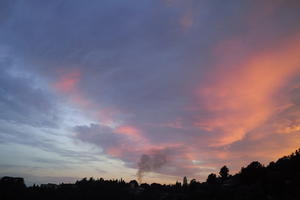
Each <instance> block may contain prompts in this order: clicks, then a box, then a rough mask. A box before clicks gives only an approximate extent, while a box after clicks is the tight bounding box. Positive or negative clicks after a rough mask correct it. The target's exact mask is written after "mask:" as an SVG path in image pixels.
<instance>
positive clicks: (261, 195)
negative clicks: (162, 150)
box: [0, 149, 300, 200]
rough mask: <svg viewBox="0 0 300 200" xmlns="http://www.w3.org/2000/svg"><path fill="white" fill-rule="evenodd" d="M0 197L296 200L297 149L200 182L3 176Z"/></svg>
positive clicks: (299, 184) (299, 193) (299, 191)
mask: <svg viewBox="0 0 300 200" xmlns="http://www.w3.org/2000/svg"><path fill="white" fill-rule="evenodd" d="M0 199H1V200H6V199H9V200H11V199H29V200H30V199H51V200H53V199H64V200H68V199H70V200H76V199H109V200H114V199H120V200H121V199H122V200H127V199H131V200H147V199H153V200H163V199H166V200H169V199H170V200H172V199H174V200H177V199H178V200H179V199H181V200H188V199H198V200H206V199H208V200H218V199H220V200H221V199H222V200H227V199H230V200H260V199H261V200H273V199H274V200H276V199H284V200H299V199H300V149H299V150H297V151H296V152H295V153H293V154H291V155H289V156H285V157H283V158H280V159H279V160H278V161H276V162H271V163H270V164H269V165H268V166H266V167H265V166H263V165H261V164H260V163H259V162H252V163H251V164H249V165H248V166H247V167H245V168H242V169H241V171H240V172H239V173H238V174H235V175H233V176H231V175H229V171H228V168H227V167H226V166H224V167H223V168H221V170H220V173H219V175H218V176H217V175H215V174H210V175H209V176H208V178H207V181H206V182H203V183H200V182H197V181H196V180H195V179H193V180H191V181H190V182H189V183H187V182H184V183H183V184H181V183H176V184H175V185H160V184H156V183H153V184H151V185H148V184H141V185H138V183H137V182H136V181H134V180H133V181H130V182H129V183H126V182H124V181H123V180H103V179H102V178H100V179H97V180H95V179H93V178H90V179H86V178H85V179H82V180H80V181H77V182H76V183H75V184H60V185H56V184H43V185H40V186H35V185H34V186H32V187H26V186H25V184H24V180H23V178H13V177H2V178H1V180H0Z"/></svg>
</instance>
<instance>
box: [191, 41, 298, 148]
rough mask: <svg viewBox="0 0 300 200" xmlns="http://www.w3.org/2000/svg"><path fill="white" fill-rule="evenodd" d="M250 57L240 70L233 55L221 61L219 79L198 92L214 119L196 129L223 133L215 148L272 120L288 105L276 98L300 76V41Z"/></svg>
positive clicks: (203, 105) (239, 138) (218, 64)
mask: <svg viewBox="0 0 300 200" xmlns="http://www.w3.org/2000/svg"><path fill="white" fill-rule="evenodd" d="M234 44H235V43H234ZM236 44H239V43H236ZM239 48H240V47H238V49H239ZM221 49H222V48H221ZM225 50H226V49H225ZM217 52H218V53H222V54H223V56H224V55H226V54H227V53H228V52H230V50H229V51H228V52H226V51H225V52H220V48H219V47H218V51H217ZM233 53H236V52H235V51H233ZM250 55H251V56H248V57H246V58H244V59H243V60H240V61H238V63H235V64H238V65H236V66H231V64H232V63H233V62H231V61H230V60H228V57H232V56H230V55H229V56H228V57H227V58H226V59H227V60H225V62H224V60H221V61H220V62H218V63H217V67H216V69H217V71H215V74H214V77H216V79H214V80H212V81H209V84H208V85H206V86H204V87H203V85H202V86H201V88H200V89H198V90H197V96H198V99H199V102H200V104H201V105H202V107H203V108H204V109H205V110H206V111H208V113H209V114H210V117H208V118H207V119H200V120H199V121H198V122H197V123H195V125H196V126H198V127H199V128H201V129H205V130H209V131H217V132H219V133H220V134H217V135H216V137H213V140H212V141H211V142H212V143H211V146H222V145H228V144H231V143H233V142H236V141H238V140H241V139H243V138H244V136H245V135H246V134H247V133H248V132H249V131H251V130H253V129H255V128H257V127H259V126H260V125H262V124H263V123H264V122H265V121H266V120H267V119H269V117H271V116H272V115H273V114H274V113H275V111H276V107H277V106H279V105H281V104H286V102H284V103H283V101H286V99H284V98H282V99H280V98H278V97H277V98H275V97H276V96H277V95H278V93H279V92H280V90H281V89H283V88H284V86H285V85H286V84H287V83H288V81H289V80H291V78H293V77H295V76H296V75H297V73H299V72H300V59H299V58H300V37H299V36H296V37H293V38H290V39H288V40H286V41H285V42H283V43H282V44H279V45H272V48H271V49H268V50H265V51H261V52H258V53H256V52H254V53H252V54H250ZM224 57H226V56H224ZM210 77H211V76H210ZM279 97H280V96H279Z"/></svg>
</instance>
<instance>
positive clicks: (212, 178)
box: [206, 173, 218, 184]
mask: <svg viewBox="0 0 300 200" xmlns="http://www.w3.org/2000/svg"><path fill="white" fill-rule="evenodd" d="M206 182H207V183H208V184H216V183H217V182H218V179H217V175H216V174H213V173H211V174H210V175H208V177H207V180H206Z"/></svg>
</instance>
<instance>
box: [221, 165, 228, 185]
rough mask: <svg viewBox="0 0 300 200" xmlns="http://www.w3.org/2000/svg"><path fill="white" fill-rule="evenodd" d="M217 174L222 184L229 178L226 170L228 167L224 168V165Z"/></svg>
mask: <svg viewBox="0 0 300 200" xmlns="http://www.w3.org/2000/svg"><path fill="white" fill-rule="evenodd" d="M219 174H220V177H221V180H222V182H223V181H225V180H226V179H227V178H228V176H229V169H228V167H226V165H224V166H223V167H222V168H221V169H220V172H219Z"/></svg>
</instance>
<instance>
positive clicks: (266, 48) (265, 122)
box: [0, 0, 300, 185]
mask: <svg viewBox="0 0 300 200" xmlns="http://www.w3.org/2000/svg"><path fill="white" fill-rule="evenodd" d="M299 10H300V3H299V1H297V0H264V1H261V0H244V1H240V0H228V1H222V0H129V1H122V0H101V1H98V0H90V1H83V0H51V1H39V0H31V1H25V0H1V1H0V68H1V73H0V158H1V159H0V176H5V175H9V176H21V177H24V178H25V181H26V184H29V185H30V184H33V183H47V182H54V183H60V182H74V181H75V180H77V179H81V178H83V177H95V178H98V177H103V178H105V179H120V178H123V179H125V180H127V181H129V180H132V179H138V178H139V180H140V181H141V182H148V183H151V182H159V183H175V181H177V180H179V181H181V180H182V177H183V176H187V177H188V179H192V178H195V179H197V180H199V181H205V180H206V177H207V175H208V174H210V173H218V172H219V169H220V168H221V167H222V166H223V165H227V166H228V167H229V169H230V173H236V172H238V171H239V170H240V169H241V167H242V166H246V165H247V164H249V163H250V162H251V161H259V162H261V163H263V164H265V165H266V164H268V163H269V162H270V161H273V160H276V159H278V158H279V157H281V156H284V155H288V154H290V153H291V152H293V151H294V150H296V149H297V148H299V147H300V22H299V19H300V12H299Z"/></svg>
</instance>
